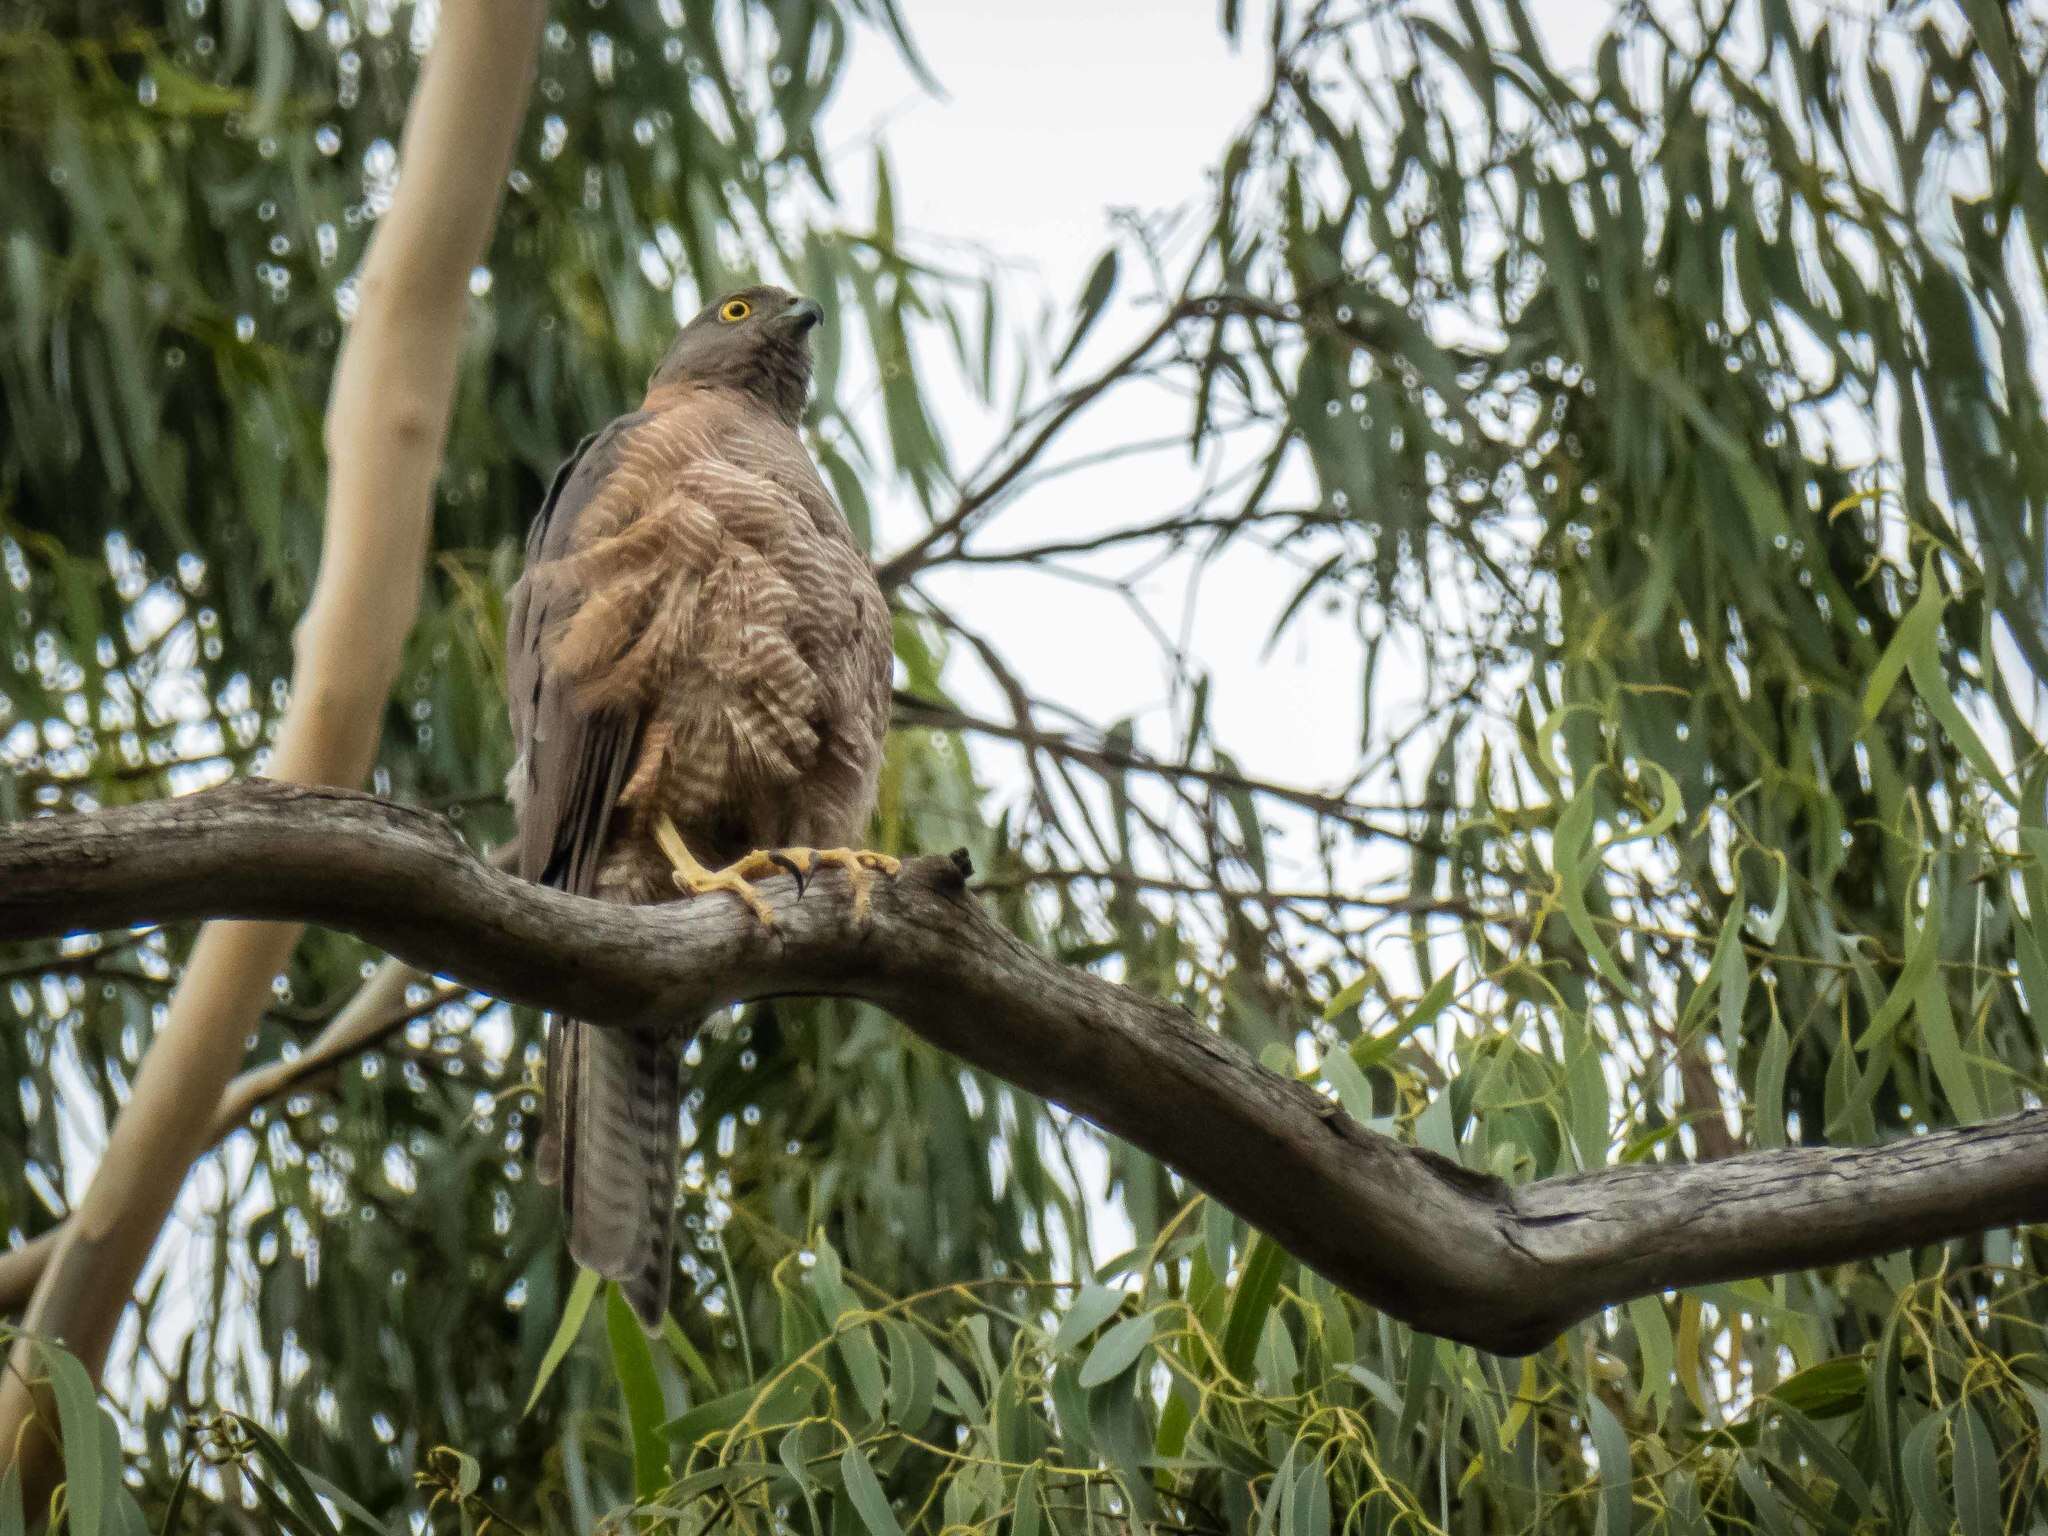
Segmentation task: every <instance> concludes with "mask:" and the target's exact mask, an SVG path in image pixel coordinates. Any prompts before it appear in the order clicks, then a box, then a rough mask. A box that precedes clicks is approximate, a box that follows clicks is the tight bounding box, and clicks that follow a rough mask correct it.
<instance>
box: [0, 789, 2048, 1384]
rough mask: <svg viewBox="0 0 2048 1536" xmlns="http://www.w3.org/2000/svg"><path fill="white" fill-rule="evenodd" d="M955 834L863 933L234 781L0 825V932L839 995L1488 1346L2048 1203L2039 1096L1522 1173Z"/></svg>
mask: <svg viewBox="0 0 2048 1536" xmlns="http://www.w3.org/2000/svg"><path fill="white" fill-rule="evenodd" d="M967 875H968V868H967V865H966V862H965V860H964V859H963V858H962V856H960V855H958V854H955V855H953V856H950V857H948V856H943V855H939V856H928V857H924V858H918V859H913V860H910V861H908V862H906V864H905V866H904V872H903V874H902V876H901V877H900V878H898V879H896V880H893V881H889V882H885V883H884V884H883V886H882V888H881V889H880V890H879V891H878V892H877V894H876V898H875V901H874V905H873V913H872V917H871V919H870V920H869V921H868V922H866V923H864V924H862V925H860V926H855V924H854V922H853V920H852V914H851V904H850V901H849V898H848V893H847V888H846V886H845V884H844V882H843V881H842V880H841V879H839V878H838V877H837V876H836V875H827V876H825V877H824V878H822V879H818V880H814V881H812V882H811V883H810V885H809V886H808V887H807V888H806V890H805V892H804V893H803V894H802V895H801V897H799V894H798V891H797V888H796V885H795V882H794V881H793V880H790V879H788V878H787V877H780V876H778V877H776V878H775V879H772V880H769V881H766V882H764V883H763V886H762V890H763V893H764V894H765V895H766V896H767V897H768V899H769V900H770V901H771V902H772V903H773V904H774V906H775V909H776V916H777V923H776V927H775V929H774V930H773V932H772V933H769V932H764V931H763V930H762V929H761V928H760V927H759V926H758V925H757V924H756V923H755V922H754V921H753V920H752V919H751V918H750V917H749V916H748V915H747V914H745V913H744V912H742V911H740V910H738V909H737V908H733V907H729V906H728V905H727V904H725V903H722V902H715V901H710V900H693V901H687V902H678V903H675V904H672V905H670V906H666V907H660V908H652V909H645V908H643V909H633V908H621V907H616V906H611V905H607V904H605V903H601V902H595V901H586V900H582V899H579V898H576V897H572V896H564V895H562V894H560V893H559V892H555V891H549V890H544V889H541V888H539V887H536V886H532V885H528V884H526V883H524V882H522V881H519V880H517V879H514V878H513V877H511V876H510V875H506V874H503V873H501V872H499V871H497V870H495V869H493V868H491V867H490V866H489V865H487V864H485V863H484V862H483V861H481V860H479V859H477V858H475V857H474V856H473V855H472V854H471V853H470V852H469V851H468V849H467V848H465V847H464V846H463V844H462V843H461V841H460V839H459V838H457V837H456V836H455V834H454V832H453V830H452V829H451V828H450V827H449V826H448V825H447V823H446V822H444V821H443V820H442V819H441V818H439V817H437V816H433V815H430V814H427V813H424V812H420V811H416V810H410V809H407V808H405V807H402V806H397V805H392V804H389V803H387V802H383V801H379V800H376V799H374V798H372V797H370V796H367V795H361V794H355V793H351V792H348V791H342V790H329V789H313V788H303V787H298V786H290V785H279V784H267V783H263V782H249V783H242V784H235V785H230V786H226V787H223V788H220V789H215V790H208V791H206V792H204V793H202V794H197V795H192V796H188V797H185V798H183V799H178V800H171V801H160V802H155V803H151V804H145V805H137V806H129V807H124V808H121V809H119V810H114V811H107V812H101V813H96V814H92V815H81V816H69V817H46V818H42V819H39V820H34V821H29V822H24V823H19V824H17V825H14V826H11V827H8V828H6V829H5V830H0V939H27V938H39V937H49V936H51V935H54V934H59V933H66V932H77V931H84V930H92V929H99V928H110V927H117V926H129V925H133V924H137V923H148V922H165V921H177V920H186V919H194V918H200V917H215V916H233V917H245V918H270V919H295V920H303V921H308V922H316V923H322V924H325V925H327V926H330V927H335V928H339V929H344V930H346V931H348V932H351V933H354V934H356V935H358V936H359V937H361V938H364V939H366V940H368V941H370V942H372V943H376V944H380V945H382V946H384V947H385V948H387V949H389V950H390V951H391V952H392V953H393V954H395V955H397V956H398V957H400V958H401V959H404V960H407V961H409V962H411V963H413V964H416V965H419V966H420V967H422V968H423V969H428V970H431V971H432V972H434V973H436V974H440V975H445V976H450V977H453V978H455V979H457V980H459V981H460V982H461V983H462V984H464V985H465V986H468V987H471V988H474V989H475V990H477V991H481V992H486V993H490V994H493V995H496V996H499V997H503V998H506V999H508V1000H511V1001H515V1002H524V1003H529V1004H532V1005H535V1006H538V1007H545V1008H551V1009H556V1010H560V1011H565V1012H573V1013H576V1014H577V1015H579V1016H581V1017H584V1018H589V1019H593V1020H595V1021H598V1022H601V1023H604V1022H610V1023H624V1022H628V1021H631V1020H636V1019H648V1018H659V1017H668V1016H673V1017H694V1016H696V1015H697V1014H698V1013H700V1012H702V1011H703V1010H704V1009H705V1008H707V1007H710V1006H716V1005H718V1004H721V1003H732V1002H740V1001H746V1000H749V999H753V998H758V997H765V996H771V995H788V994H791V993H811V994H829V995H842V996H854V997H861V998H864V999H866V1000H868V1001H870V1002H873V1003H875V1004H877V1005H878V1006H880V1007H882V1008H885V1009H887V1010H888V1011H890V1012H891V1013H893V1014H895V1015H896V1016H897V1017H898V1018H900V1019H901V1020H902V1021H903V1022H904V1023H905V1024H906V1025H908V1026H909V1027H910V1028H911V1029H913V1030H915V1031H916V1032H917V1033H918V1034H919V1035H921V1036H922V1037H924V1038H925V1039H926V1040H928V1041H930V1042H931V1043H932V1044H934V1045H936V1046H938V1047H940V1048H941V1049H943V1050H946V1051H949V1052H952V1053H953V1054H955V1055H957V1056H959V1057H961V1058H962V1059H963V1060H966V1061H970V1062H972V1063H974V1064H975V1065H977V1066H979V1067H981V1068H983V1069H985V1070H987V1071H990V1072H993V1073H995V1074H997V1075H998V1076H1001V1077H1003V1078H1005V1079H1006V1080H1008V1081H1010V1082H1012V1083H1014V1084H1016V1085H1017V1086H1018V1087H1020V1088H1023V1089H1026V1090H1027V1091H1029V1092H1032V1093H1037V1094H1040V1095H1042V1096H1044V1097H1046V1098H1048V1099H1051V1100H1054V1101H1056V1102H1058V1103H1061V1104H1064V1105H1065V1106H1067V1107H1068V1108H1070V1109H1072V1110H1074V1111H1075V1112H1076V1113H1078V1114H1081V1115H1083V1116H1085V1117H1087V1118H1088V1119H1090V1120H1092V1121H1093V1122H1094V1123H1096V1124H1097V1125H1099V1126H1101V1127H1102V1128H1103V1129H1105V1130H1107V1131H1109V1132H1111V1133H1113V1134H1116V1135H1118V1136H1122V1137H1124V1138H1125V1139H1127V1140H1128V1141H1130V1142H1131V1143H1133V1144H1134V1145H1136V1146H1138V1147H1141V1148H1143V1149H1144V1150H1146V1151H1148V1152H1150V1153H1152V1154H1153V1155H1155V1156H1157V1157H1159V1158H1161V1159H1162V1160H1164V1161H1165V1162H1167V1163H1168V1164H1170V1165H1171V1166H1172V1167H1174V1168H1175V1169H1176V1170H1177V1171H1178V1172H1180V1173H1181V1174H1182V1175H1183V1176H1185V1177H1186V1178H1187V1179H1189V1180H1190V1181H1191V1182H1192V1183H1194V1184H1196V1185H1197V1186H1199V1187H1200V1188H1202V1189H1203V1190H1205V1191H1207V1192H1208V1193H1209V1194H1210V1195H1212V1196H1213V1197H1215V1198H1216V1199H1218V1200H1220V1201H1221V1202H1222V1203H1224V1204H1225V1205H1227V1206H1229V1207H1230V1208H1231V1209H1232V1210H1234V1211H1236V1212H1237V1213H1238V1214H1240V1215H1242V1216H1243V1217H1245V1218H1246V1219H1247V1220H1248V1221H1250V1222H1252V1223H1253V1224H1254V1225H1256V1226H1258V1227H1259V1228H1260V1229H1261V1230H1263V1231H1265V1232H1267V1233H1268V1234H1270V1235H1271V1236H1272V1237H1273V1238H1274V1239H1275V1240H1276V1241H1277V1242H1279V1243H1280V1244H1281V1245H1282V1246H1284V1247H1285V1248H1287V1249H1288V1250H1289V1251H1290V1252H1292V1253H1293V1254H1295V1255H1296V1256H1297V1257H1298V1258H1300V1259H1301V1260H1303V1261H1304V1262H1306V1263H1308V1264H1309V1265H1311V1266H1312V1267H1314V1268H1315V1269H1317V1270H1318V1271H1320V1272H1321V1273H1323V1274H1324V1275H1326V1276H1327V1277H1329V1278H1330V1279H1331V1280H1332V1281H1334V1282H1336V1283H1337V1284H1339V1285H1342V1286H1344V1287H1346V1288H1347V1289H1349V1290H1351V1291H1353V1292H1354V1293H1356V1294H1357V1295H1359V1296H1360V1297H1362V1298H1363V1299H1365V1300H1366V1301H1368V1302H1371V1303H1372V1304H1374V1305H1376V1306H1378V1307H1380V1308H1382V1309H1383V1310H1385V1311H1386V1312H1388V1313H1390V1314H1391V1315H1393V1316H1395V1317H1398V1318H1400V1319H1401V1320H1403V1321H1405V1322H1408V1323H1410V1324H1412V1325H1414V1326H1416V1327H1418V1328H1422V1329H1425V1330H1427V1331H1429V1332H1433V1333H1438V1334H1441V1335H1443V1336H1445V1337H1448V1338H1453V1339H1458V1340H1461V1341H1464V1342H1467V1343H1471V1344H1476V1345H1479V1346H1480V1347H1483V1348H1487V1349H1491V1350H1495V1351H1498V1352H1503V1353H1519V1352H1525V1351H1528V1350H1532V1349H1535V1348H1538V1347H1540V1346H1541V1345H1542V1344H1544V1343H1545V1342H1546V1341H1547V1340H1549V1339H1550V1338H1551V1337H1553V1336H1554V1335H1555V1334H1556V1333H1557V1332H1558V1331H1559V1330H1560V1329H1562V1328H1564V1327H1565V1326H1567V1325H1569V1324H1570V1323H1571V1322H1573V1321H1575V1320H1576V1319H1578V1318H1580V1317H1583V1316H1585V1315H1587V1314H1589V1313H1591V1312H1593V1311H1595V1310H1597V1309H1599V1308H1600V1307H1602V1306H1606V1305H1610V1304H1612V1303H1615V1302H1619V1301H1623V1300H1626V1299H1628V1298H1630V1297H1633V1296H1638V1295H1642V1294H1645V1293H1648V1292H1651V1291H1656V1290H1662V1289H1667V1288H1671V1287H1676V1286H1684V1285H1696V1284H1705V1283H1710V1282H1714V1281H1724V1280H1731V1279H1737V1278H1743V1277H1747V1276H1752V1275H1760V1274H1769V1273H1774V1272H1777V1271H1780V1270H1784V1269H1788V1268H1796V1267H1802V1266H1809V1265H1818V1264H1827V1263H1840V1262H1845V1261H1848V1260H1851V1259H1856V1258H1861V1257H1865V1256H1868V1255H1871V1254H1876V1253H1882V1252H1886V1251H1889V1250H1892V1249H1896V1248H1900V1247H1905V1246H1910V1245H1914V1244H1918V1243H1926V1242H1935V1241H1939V1240H1942V1239H1944V1238H1948V1237H1954V1236H1959V1235H1962V1234H1965V1233H1968V1232H1974V1231H1979V1230H1983V1229H1986V1228H1990V1227H1996V1226H2004V1225H2012V1224H2018V1223H2023V1222H2030V1221H2040V1220H2044V1219H2048V1110H2032V1111H2028V1112H2026V1113H2023V1114H2019V1115H2013V1116H2009V1117H2007V1118H2005V1119H2002V1120H1995V1121H1988V1122H1985V1123H1983V1124H1980V1125H1972V1126H1964V1127H1958V1128H1951V1129H1943V1130H1936V1131H1931V1132H1927V1133H1925V1134H1922V1135H1918V1136H1909V1137H1905V1138H1902V1139H1900V1140H1897V1141H1893V1142H1889V1143H1885V1144H1881V1145H1877V1146H1867V1147H1800V1148H1791V1149H1786V1150H1782V1151H1774V1152H1753V1153H1748V1154H1744V1155H1741V1156H1737V1157H1731V1158H1727V1159H1724V1160H1721V1161H1717V1162H1713V1163H1709V1164H1702V1165H1684V1164H1659V1165H1642V1164H1638V1165H1633V1166H1629V1167H1618V1168H1607V1169H1601V1170H1597V1171H1594V1172H1590V1173H1585V1174H1579V1175H1575V1176H1572V1177H1568V1178H1556V1179H1547V1180H1541V1181H1538V1182H1536V1183H1532V1184H1526V1185H1522V1186H1519V1187H1510V1186H1509V1185H1507V1184H1505V1183H1503V1182H1501V1181H1500V1180H1498V1179H1496V1178H1494V1177H1493V1176H1492V1175H1491V1174H1487V1173H1483V1172H1479V1171H1475V1170H1471V1169H1467V1168H1465V1167H1463V1166H1461V1165H1460V1164H1458V1163H1455V1162H1452V1161H1450V1160H1448V1159H1446V1158H1443V1157H1439V1156H1437V1155H1435V1154H1433V1153H1430V1152H1426V1151H1423V1150H1420V1149H1418V1148H1415V1147H1411V1146H1407V1145H1404V1144H1402V1143H1399V1142H1396V1141H1393V1140H1391V1139H1389V1138H1387V1137H1384V1136H1380V1135H1377V1134H1375V1133H1373V1132H1371V1131H1368V1130H1367V1129H1365V1128H1364V1127H1363V1126H1361V1125H1359V1124H1358V1123H1357V1122H1356V1121H1354V1120H1352V1119H1351V1118H1350V1117H1349V1116H1348V1115H1346V1114H1345V1113H1344V1112H1343V1111H1342V1110H1341V1109H1339V1108H1338V1107H1337V1106H1336V1105H1335V1104H1333V1103H1331V1102H1330V1101H1329V1100H1327V1099H1325V1098H1323V1097H1322V1096H1321V1095H1319V1094H1318V1093H1316V1092H1315V1091H1314V1090H1313V1089H1312V1088H1310V1087H1309V1086H1307V1085H1306V1084H1304V1083H1301V1082H1298V1081H1295V1080H1293V1079H1290V1078H1284V1077H1280V1076H1277V1075H1275V1074H1273V1073H1271V1072H1268V1071H1266V1070H1265V1069H1263V1068H1262V1067H1260V1066H1259V1065H1258V1064H1257V1063H1256V1062H1254V1061H1253V1060H1252V1059H1251V1058H1250V1056H1248V1055H1247V1054H1246V1053H1245V1052H1244V1051H1243V1050H1242V1049H1240V1048H1239V1047H1238V1046H1236V1045H1235V1044H1233V1043H1231V1042H1230V1041H1228V1040H1225V1039H1223V1038H1221V1037H1220V1036H1218V1035H1216V1034H1214V1033H1212V1032H1211V1031H1209V1030H1207V1029H1205V1028H1203V1027H1202V1026H1201V1025H1200V1024H1199V1023H1198V1022H1196V1021H1195V1020H1194V1019H1193V1018H1192V1017H1190V1016H1189V1015H1188V1014H1187V1013H1186V1012H1184V1011H1183V1010H1181V1009H1179V1008H1176V1007H1173V1006H1171V1005H1170V1004H1167V1003H1163V1002H1159V1001H1157V1000H1155V999H1151V998H1147V997H1143V996H1140V995H1139V994H1137V993H1134V992H1132V991H1129V990H1128V989H1126V988H1123V987H1120V986H1117V985H1115V984H1113V983H1111V982H1108V981H1105V980H1103V979H1102V978H1100V977H1098V976H1095V975H1093V974H1091V973H1089V972H1087V971H1084V970H1078V969H1074V968H1070V967H1066V966H1061V965H1058V964H1056V963H1055V962H1053V961H1051V960H1049V959H1047V958H1046V957H1045V956H1044V955H1042V954H1040V953H1038V952H1037V951H1035V950H1033V949H1031V948H1030V947H1029V946H1028V945H1026V944H1024V943H1023V942H1022V941H1021V940H1019V939H1018V938H1016V937H1015V936H1014V935H1012V934H1010V933H1009V932H1007V931H1006V930H1004V929H1002V928H1000V927H998V926H997V925H996V924H995V923H994V922H993V921H991V920H990V919H989V918H988V917H987V916H986V915H985V914H984V913H983V912H982V910H981V908H980V905H979V904H978V903H977V902H976V901H975V900H974V899H973V897H972V896H971V895H970V894H969V893H968V890H967V886H966V881H967Z"/></svg>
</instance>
